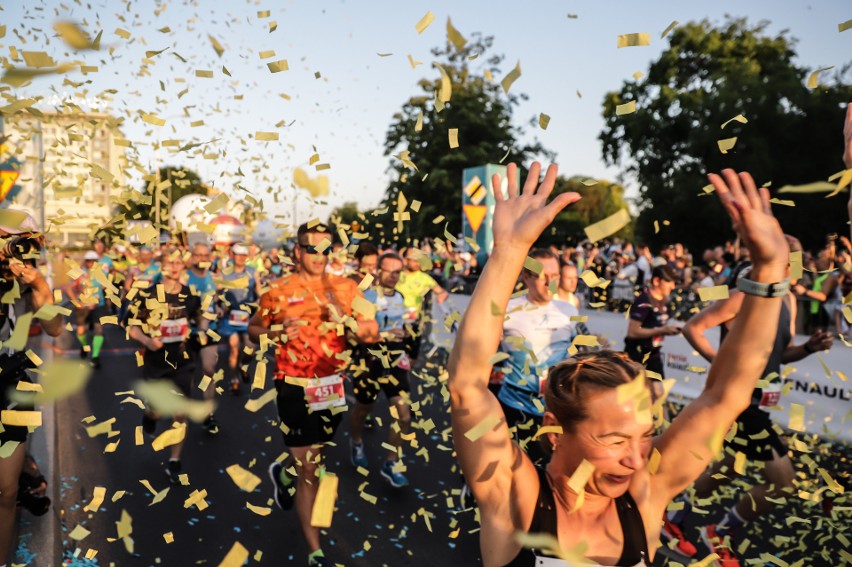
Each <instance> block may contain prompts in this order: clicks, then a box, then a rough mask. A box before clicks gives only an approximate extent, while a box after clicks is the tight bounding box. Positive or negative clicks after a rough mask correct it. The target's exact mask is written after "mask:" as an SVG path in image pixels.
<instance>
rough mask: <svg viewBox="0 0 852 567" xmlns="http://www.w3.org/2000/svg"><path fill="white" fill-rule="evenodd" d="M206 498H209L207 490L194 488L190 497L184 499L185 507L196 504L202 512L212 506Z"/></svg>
mask: <svg viewBox="0 0 852 567" xmlns="http://www.w3.org/2000/svg"><path fill="white" fill-rule="evenodd" d="M205 498H207V491H206V490H193V491H192V493H190V495H189V497H188V498H187V499H186V500H185V501H184V503H183V507H184V508H189V507H191V506H195V507H196V508H197V509H198V511H199V512H201V511H203V510H205V509H207V507H208V506H210V505H209V504H208V503H207V500H205Z"/></svg>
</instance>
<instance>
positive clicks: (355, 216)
mask: <svg viewBox="0 0 852 567" xmlns="http://www.w3.org/2000/svg"><path fill="white" fill-rule="evenodd" d="M353 222H356V223H361V224H363V222H364V215H363V214H362V213H360V212H359V211H358V203H356V202H355V201H346V202H345V203H343V204H342V205H340V206H339V207H336V208H335V209H334V210H333V211H331V214H330V215H329V217H328V224H329V225H334V226H338V225H346V226H349V227H351V226H352V223H353Z"/></svg>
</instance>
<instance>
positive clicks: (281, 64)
mask: <svg viewBox="0 0 852 567" xmlns="http://www.w3.org/2000/svg"><path fill="white" fill-rule="evenodd" d="M266 66H267V67H268V68H269V72H270V73H280V72H281V71H288V70H289V69H290V66H289V65H288V64H287V60H286V59H281V60H280V61H272V62H271V63H267V64H266Z"/></svg>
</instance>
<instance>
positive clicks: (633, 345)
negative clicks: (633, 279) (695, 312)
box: [624, 266, 680, 377]
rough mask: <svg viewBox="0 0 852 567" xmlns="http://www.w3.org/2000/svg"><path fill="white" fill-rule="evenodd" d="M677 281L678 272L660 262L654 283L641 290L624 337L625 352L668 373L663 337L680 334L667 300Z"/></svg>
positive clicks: (651, 366) (652, 278)
mask: <svg viewBox="0 0 852 567" xmlns="http://www.w3.org/2000/svg"><path fill="white" fill-rule="evenodd" d="M675 285H676V281H675V275H674V273H672V270H671V268H669V267H667V266H657V267H656V268H654V269H653V271H652V272H651V285H650V286H648V287H647V288H646V289H645V290H644V291H642V293H640V294H639V295H638V296H637V297H636V300H635V301H634V302H633V306H632V307H631V308H630V323H629V324H628V326H627V337H626V338H625V339H624V352H626V353H627V356H629V357H630V359H631V360H635V361H636V362H639V363H642V364H644V365H645V368H646V369H647V370H650V371H651V372H656V373H657V374H659V375H660V376H661V377H665V374H664V372H665V370H664V369H665V364H664V363H663V356H662V346H663V338H664V337H665V336H667V335H677V334H679V333H680V328H679V327H676V326H674V325H669V324H668V320H669V314H668V309H667V307H666V303H667V302H668V300H669V294H670V293H671V292H672V291H674V288H675Z"/></svg>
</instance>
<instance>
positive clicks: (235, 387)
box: [231, 376, 240, 396]
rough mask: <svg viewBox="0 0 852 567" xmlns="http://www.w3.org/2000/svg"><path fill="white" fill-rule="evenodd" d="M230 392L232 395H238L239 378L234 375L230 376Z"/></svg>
mask: <svg viewBox="0 0 852 567" xmlns="http://www.w3.org/2000/svg"><path fill="white" fill-rule="evenodd" d="M231 394H233V395H234V396H239V395H240V379H239V378H237V377H236V376H234V377H233V378H231Z"/></svg>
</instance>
